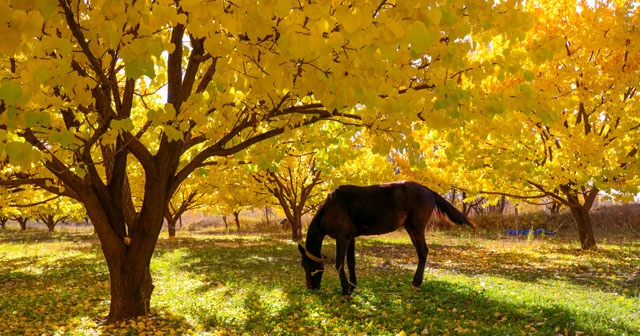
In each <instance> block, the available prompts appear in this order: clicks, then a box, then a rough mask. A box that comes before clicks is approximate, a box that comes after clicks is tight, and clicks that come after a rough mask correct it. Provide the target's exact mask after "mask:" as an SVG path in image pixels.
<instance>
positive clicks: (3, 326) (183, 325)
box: [0, 231, 192, 335]
mask: <svg viewBox="0 0 640 336" xmlns="http://www.w3.org/2000/svg"><path fill="white" fill-rule="evenodd" d="M25 233H26V234H25ZM4 238H6V236H5V237H4ZM9 240H10V241H11V243H10V244H13V245H14V247H12V248H14V249H16V253H15V254H13V255H12V254H11V253H8V254H5V255H0V263H1V264H2V266H1V267H0V293H2V295H0V334H11V335H54V334H56V335H57V334H71V335H85V334H87V335H88V334H105V335H111V334H123V335H138V334H140V333H141V331H144V330H147V329H148V330H151V329H156V330H160V328H166V329H167V330H168V329H174V330H176V331H180V330H183V331H186V330H189V329H191V328H192V325H190V324H189V323H188V322H187V321H186V319H185V318H184V317H181V316H178V315H175V314H174V313H172V312H171V311H170V310H166V309H162V308H161V309H157V310H156V311H155V313H154V314H153V315H151V316H148V317H145V318H143V319H141V320H140V321H139V322H140V323H132V322H131V321H126V322H123V323H121V324H117V325H109V324H107V323H106V320H105V318H106V316H107V313H108V311H109V274H108V270H107V266H106V262H105V261H104V258H103V256H102V252H101V251H100V245H99V243H98V241H97V238H95V237H93V238H91V237H90V236H89V237H87V236H86V235H70V236H68V237H65V236H64V235H61V236H58V235H54V236H49V235H41V233H37V232H29V231H27V232H21V233H20V234H19V235H16V236H15V237H10V238H9ZM78 241H81V242H83V244H73V243H77V242H78ZM34 242H37V243H38V244H34ZM60 242H64V244H59V243H60ZM68 242H70V243H72V244H66V243H68ZM4 243H6V240H5V242H4ZM16 246H18V247H17V248H16ZM21 250H26V251H27V252H26V253H24V252H23V251H21ZM22 254H24V255H23V256H19V255H22ZM140 326H143V327H140Z"/></svg>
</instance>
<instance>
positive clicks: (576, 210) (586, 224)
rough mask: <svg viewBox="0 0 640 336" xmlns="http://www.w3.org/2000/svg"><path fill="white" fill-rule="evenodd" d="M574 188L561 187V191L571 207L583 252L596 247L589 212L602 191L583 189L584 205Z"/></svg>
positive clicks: (570, 186)
mask: <svg viewBox="0 0 640 336" xmlns="http://www.w3.org/2000/svg"><path fill="white" fill-rule="evenodd" d="M572 187H573V185H572V184H565V185H561V186H560V190H561V191H562V192H563V193H564V194H565V196H566V197H567V202H566V205H568V206H569V210H570V211H571V216H573V221H574V222H575V223H576V226H577V227H578V235H579V236H580V247H581V248H582V249H583V250H589V249H592V248H595V247H596V238H595V237H594V235H593V228H592V226H591V217H590V216H589V210H591V207H592V206H593V202H594V201H595V200H596V198H597V197H598V192H599V191H600V190H599V189H598V188H596V187H591V188H590V189H589V190H587V188H586V187H582V188H581V192H580V194H581V195H582V197H583V203H580V197H579V194H578V191H577V190H576V189H574V188H572Z"/></svg>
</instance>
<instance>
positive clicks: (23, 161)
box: [5, 141, 33, 166]
mask: <svg viewBox="0 0 640 336" xmlns="http://www.w3.org/2000/svg"><path fill="white" fill-rule="evenodd" d="M5 150H6V151H7V155H9V162H11V164H13V165H16V166H26V165H28V164H29V163H30V162H29V159H30V158H31V154H32V152H33V148H32V147H31V144H28V143H26V142H15V141H12V142H8V143H7V145H6V148H5Z"/></svg>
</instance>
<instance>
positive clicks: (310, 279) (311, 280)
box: [298, 245, 324, 289]
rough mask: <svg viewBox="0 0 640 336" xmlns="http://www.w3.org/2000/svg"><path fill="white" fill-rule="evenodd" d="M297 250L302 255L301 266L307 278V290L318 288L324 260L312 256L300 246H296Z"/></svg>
mask: <svg viewBox="0 0 640 336" xmlns="http://www.w3.org/2000/svg"><path fill="white" fill-rule="evenodd" d="M298 250H300V254H302V262H301V264H302V268H304V273H305V275H306V278H307V288H309V289H318V288H320V281H322V273H323V272H324V258H321V257H316V256H314V255H313V254H312V253H310V252H309V251H307V249H306V248H305V247H304V246H302V245H298Z"/></svg>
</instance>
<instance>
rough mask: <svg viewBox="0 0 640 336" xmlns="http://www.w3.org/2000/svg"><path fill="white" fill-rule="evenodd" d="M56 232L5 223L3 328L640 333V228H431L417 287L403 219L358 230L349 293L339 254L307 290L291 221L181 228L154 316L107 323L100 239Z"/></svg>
mask: <svg viewBox="0 0 640 336" xmlns="http://www.w3.org/2000/svg"><path fill="white" fill-rule="evenodd" d="M61 231H62V232H59V233H55V234H52V235H51V234H47V233H45V232H42V231H40V230H38V229H32V230H28V231H27V232H18V231H16V230H14V229H12V228H11V227H10V228H9V229H8V230H7V231H4V232H2V231H0V264H1V265H2V267H1V268H0V292H1V293H3V295H2V296H0V334H24V335H34V334H37V335H87V334H89V335H90V334H109V335H111V334H113V335H140V334H148V335H170V334H193V335H203V334H204V335H206V334H210V335H224V334H248V335H258V334H259V335H262V334H266V333H268V334H271V335H307V334H332V335H340V334H342V335H354V334H359V335H365V334H366V335H403V334H407V335H410V334H417V335H449V334H450V335H454V334H455V335H458V334H460V335H497V334H505V335H538V334H540V335H582V334H584V335H633V334H640V320H639V319H638V318H637V317H638V316H640V261H639V259H638V255H640V240H639V239H637V236H635V237H633V235H625V234H621V233H620V232H618V233H616V234H612V235H611V237H610V238H607V237H605V238H604V239H602V236H601V237H600V238H599V241H598V244H599V247H598V249H596V250H594V251H580V250H579V249H577V247H578V245H577V242H576V241H575V237H573V234H572V232H571V231H563V232H560V233H559V234H557V235H554V236H546V237H545V236H529V237H526V236H525V237H515V238H514V237H510V236H506V235H503V234H501V233H500V232H499V231H494V232H485V233H483V234H482V235H481V236H480V237H476V236H473V235H472V234H471V233H470V230H466V228H459V229H456V230H453V231H437V232H429V233H428V234H427V242H428V243H429V247H430V254H429V258H428V263H427V265H428V268H427V270H426V274H425V283H424V284H423V286H422V288H421V290H420V291H419V292H416V291H413V290H411V289H410V284H411V279H412V277H413V272H414V270H415V266H416V259H417V258H416V256H415V252H414V250H413V247H412V246H411V243H410V241H409V238H408V237H407V235H406V233H405V232H402V231H398V232H395V233H392V234H389V235H385V236H379V237H369V238H362V239H359V240H357V244H356V253H357V254H356V260H357V271H358V289H357V290H356V292H355V294H354V295H353V297H352V298H351V300H345V299H344V298H343V297H342V296H341V295H340V284H339V280H338V276H337V272H336V271H335V269H334V268H333V267H331V266H330V267H327V271H326V272H325V276H324V278H323V281H322V288H321V289H320V290H319V291H316V292H312V291H309V290H307V289H306V287H305V286H304V279H303V277H304V275H303V270H302V268H301V267H300V265H299V258H300V256H299V253H298V252H297V248H296V245H295V243H293V242H290V241H289V240H288V239H287V238H288V234H287V233H281V232H271V233H256V232H252V233H242V234H239V233H226V232H221V231H215V230H214V231H207V230H204V229H203V230H196V231H187V230H184V231H181V232H179V233H178V237H177V238H173V239H169V238H165V236H166V234H163V236H162V237H161V239H160V240H159V242H158V246H157V248H156V254H155V256H154V258H153V260H152V271H151V272H152V275H153V277H154V282H155V285H156V289H155V291H154V294H153V298H152V309H153V315H151V316H149V317H145V318H141V319H138V320H135V321H126V322H123V323H120V324H113V325H110V324H106V323H105V322H104V317H105V316H106V314H107V312H108V307H109V302H108V298H109V284H108V274H107V269H106V263H105V262H104V260H103V257H102V255H101V251H100V246H99V243H98V241H97V238H96V237H95V236H93V235H92V234H91V230H90V229H86V228H69V227H67V228H64V227H63V228H61ZM634 232H636V233H637V231H634ZM334 246H335V245H334V243H333V241H332V240H330V239H328V240H327V241H326V242H325V246H324V248H323V251H326V252H327V254H332V249H333V248H334ZM5 293H6V294H5Z"/></svg>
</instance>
